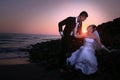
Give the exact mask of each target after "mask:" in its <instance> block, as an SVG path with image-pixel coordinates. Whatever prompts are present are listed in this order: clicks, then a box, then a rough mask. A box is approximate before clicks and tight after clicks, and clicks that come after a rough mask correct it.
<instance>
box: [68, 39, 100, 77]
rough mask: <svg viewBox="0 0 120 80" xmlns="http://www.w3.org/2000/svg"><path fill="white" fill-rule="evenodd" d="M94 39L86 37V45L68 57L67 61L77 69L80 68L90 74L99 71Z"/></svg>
mask: <svg viewBox="0 0 120 80" xmlns="http://www.w3.org/2000/svg"><path fill="white" fill-rule="evenodd" d="M94 41H95V40H94V39H92V38H85V42H84V45H83V46H82V47H80V48H79V49H78V50H76V51H75V52H73V53H72V55H71V57H69V58H67V63H68V62H69V63H70V65H73V66H74V67H75V69H78V70H79V69H80V70H81V71H82V72H83V73H84V74H86V75H89V74H93V73H95V72H96V71H97V65H98V64H97V59H96V56H95V48H94V45H93V44H94Z"/></svg>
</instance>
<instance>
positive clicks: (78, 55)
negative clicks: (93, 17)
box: [58, 11, 110, 75]
mask: <svg viewBox="0 0 120 80" xmlns="http://www.w3.org/2000/svg"><path fill="white" fill-rule="evenodd" d="M87 17H88V13H87V12H86V11H82V12H81V13H80V14H79V16H77V17H68V18H66V19H64V20H63V21H61V22H59V24H58V27H59V32H60V35H61V36H62V51H61V54H60V55H59V58H60V62H59V64H60V66H61V67H62V68H63V69H64V68H65V67H66V64H67V63H70V65H72V66H74V68H75V69H77V70H81V71H82V73H83V74H86V75H90V74H93V73H95V72H96V71H97V65H98V63H97V59H96V56H95V50H96V49H98V47H99V48H101V49H102V48H103V49H105V50H107V51H108V52H110V50H109V49H107V48H106V47H105V46H104V45H103V44H102V43H101V41H100V37H99V34H98V32H97V30H96V25H89V26H88V27H87V33H85V34H83V33H82V32H81V31H82V22H83V21H84V20H86V18H87ZM63 26H65V27H64V30H63ZM75 38H78V39H80V40H81V38H83V39H84V43H83V45H82V46H80V47H79V48H78V49H77V50H76V51H74V52H72V54H71V55H70V56H69V57H66V54H67V52H69V50H70V48H69V47H70V46H72V47H73V48H74V47H75V46H73V45H72V44H73V43H76V42H77V41H75V40H76V39H75Z"/></svg>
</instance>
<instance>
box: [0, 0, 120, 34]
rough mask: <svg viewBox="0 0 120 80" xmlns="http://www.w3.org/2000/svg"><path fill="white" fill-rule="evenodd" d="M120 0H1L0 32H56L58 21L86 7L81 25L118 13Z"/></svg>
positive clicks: (107, 19) (112, 17)
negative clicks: (84, 18) (86, 13)
mask: <svg viewBox="0 0 120 80" xmlns="http://www.w3.org/2000/svg"><path fill="white" fill-rule="evenodd" d="M119 8H120V0H0V32H11V33H13V32H14V33H30V34H31V33H32V34H55V35H56V34H57V35H58V34H59V33H58V22H59V21H61V20H63V19H65V18H66V17H69V16H75V17H76V16H78V15H79V13H80V12H81V11H87V12H88V14H89V17H88V18H87V20H86V21H85V22H83V27H86V26H88V25H89V24H96V25H99V24H101V23H105V22H107V21H112V20H113V19H115V18H118V17H120V9H119Z"/></svg>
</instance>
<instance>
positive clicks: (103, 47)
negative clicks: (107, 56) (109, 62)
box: [101, 45, 113, 53]
mask: <svg viewBox="0 0 120 80" xmlns="http://www.w3.org/2000/svg"><path fill="white" fill-rule="evenodd" d="M101 48H102V49H104V50H106V51H107V52H109V53H111V52H113V50H109V49H108V48H106V47H105V46H104V45H102V46H101Z"/></svg>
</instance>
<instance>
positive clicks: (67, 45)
mask: <svg viewBox="0 0 120 80" xmlns="http://www.w3.org/2000/svg"><path fill="white" fill-rule="evenodd" d="M63 26H64V30H63ZM58 27H59V32H61V31H63V37H62V51H61V54H60V56H59V57H60V60H61V61H62V62H60V64H63V65H64V64H65V62H66V57H68V56H70V53H72V52H73V51H75V49H77V47H79V46H80V45H78V44H79V43H78V41H79V40H78V39H77V38H75V37H74V36H73V35H71V32H72V31H73V30H74V28H75V27H76V17H68V18H66V19H64V20H63V21H61V22H59V24H58ZM81 27H82V22H80V26H79V27H78V30H79V31H81ZM76 45H77V46H76ZM68 53H69V54H68Z"/></svg>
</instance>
